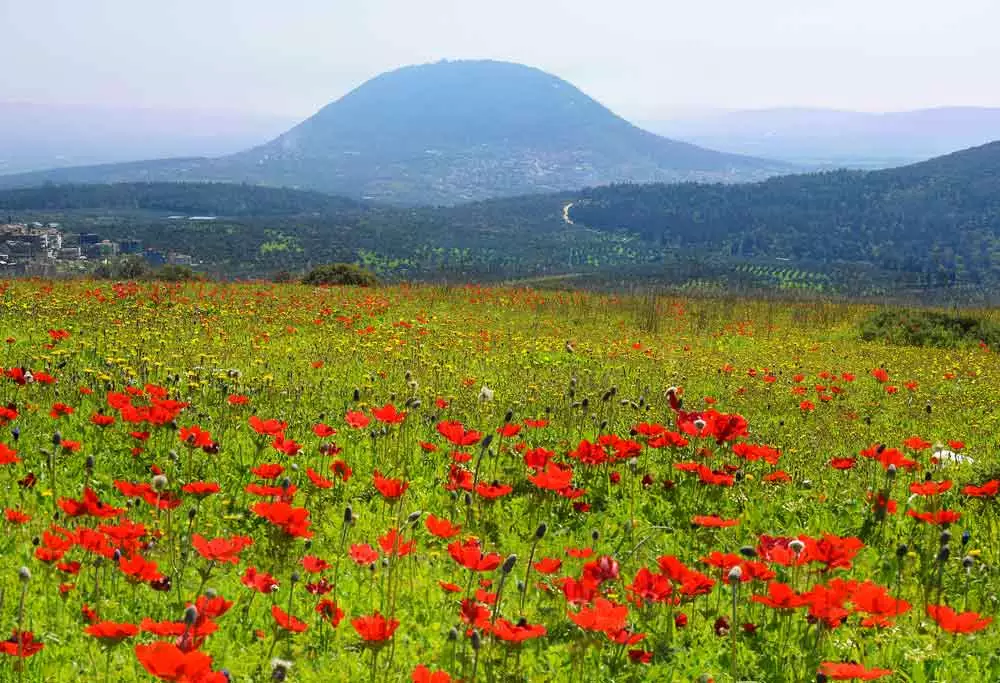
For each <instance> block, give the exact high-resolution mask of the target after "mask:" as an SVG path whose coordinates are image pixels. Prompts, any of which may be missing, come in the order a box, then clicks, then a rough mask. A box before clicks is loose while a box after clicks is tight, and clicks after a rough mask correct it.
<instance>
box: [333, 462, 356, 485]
mask: <svg viewBox="0 0 1000 683" xmlns="http://www.w3.org/2000/svg"><path fill="white" fill-rule="evenodd" d="M330 471H331V472H333V473H334V474H336V475H337V476H338V477H340V480H341V481H347V480H348V479H350V478H351V475H352V474H353V473H354V472H353V470H351V468H350V467H349V466H348V464H347V463H346V462H344V461H343V460H334V461H333V463H331V464H330Z"/></svg>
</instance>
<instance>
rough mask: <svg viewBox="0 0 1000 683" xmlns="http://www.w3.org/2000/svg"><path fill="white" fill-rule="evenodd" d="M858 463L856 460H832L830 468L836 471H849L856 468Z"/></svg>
mask: <svg viewBox="0 0 1000 683" xmlns="http://www.w3.org/2000/svg"><path fill="white" fill-rule="evenodd" d="M856 462H857V460H856V459H855V458H832V459H831V460H830V467H832V468H833V469H835V470H849V469H851V468H853V467H854V465H855V463H856Z"/></svg>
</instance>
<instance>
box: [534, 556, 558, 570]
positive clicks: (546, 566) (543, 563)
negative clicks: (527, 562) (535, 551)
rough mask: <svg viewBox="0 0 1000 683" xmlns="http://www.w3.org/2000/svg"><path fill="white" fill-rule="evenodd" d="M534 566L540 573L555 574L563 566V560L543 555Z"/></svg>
mask: <svg viewBox="0 0 1000 683" xmlns="http://www.w3.org/2000/svg"><path fill="white" fill-rule="evenodd" d="M532 566H533V567H534V568H535V571H536V572H538V573H539V574H555V573H556V572H557V571H559V570H560V569H561V568H562V560H559V559H556V558H554V557H543V558H542V559H540V560H539V561H538V562H535V563H534V564H533V565H532Z"/></svg>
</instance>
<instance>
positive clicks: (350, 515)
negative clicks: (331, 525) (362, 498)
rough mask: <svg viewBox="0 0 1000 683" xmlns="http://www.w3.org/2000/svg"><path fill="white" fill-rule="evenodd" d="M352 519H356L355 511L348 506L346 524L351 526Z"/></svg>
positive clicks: (345, 511)
mask: <svg viewBox="0 0 1000 683" xmlns="http://www.w3.org/2000/svg"><path fill="white" fill-rule="evenodd" d="M352 519H354V509H353V508H351V506H350V505H348V506H347V507H346V508H344V524H350V523H351V520H352Z"/></svg>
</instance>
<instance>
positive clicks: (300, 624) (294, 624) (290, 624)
mask: <svg viewBox="0 0 1000 683" xmlns="http://www.w3.org/2000/svg"><path fill="white" fill-rule="evenodd" d="M271 616H272V617H274V622H275V623H276V624H277V625H278V627H279V628H281V629H284V630H285V631H290V632H292V633H302V632H303V631H305V630H306V629H307V628H309V625H308V624H307V623H306V622H304V621H302V620H301V619H297V618H295V617H294V616H292V615H291V614H289V613H288V612H286V611H285V610H283V609H281V608H280V607H278V606H277V605H271Z"/></svg>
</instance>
